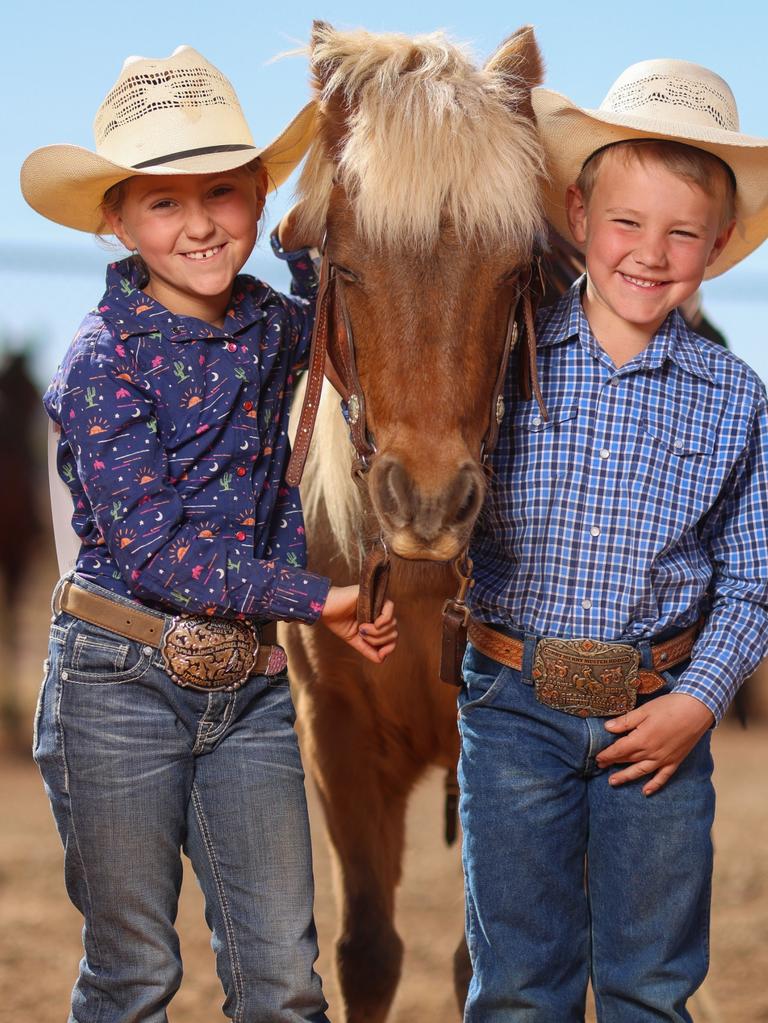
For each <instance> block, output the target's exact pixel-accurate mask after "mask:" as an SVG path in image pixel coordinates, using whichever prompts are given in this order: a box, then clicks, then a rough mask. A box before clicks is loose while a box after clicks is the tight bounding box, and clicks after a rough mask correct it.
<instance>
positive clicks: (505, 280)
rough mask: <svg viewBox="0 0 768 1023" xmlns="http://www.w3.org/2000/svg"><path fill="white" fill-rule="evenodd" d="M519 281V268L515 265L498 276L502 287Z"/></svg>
mask: <svg viewBox="0 0 768 1023" xmlns="http://www.w3.org/2000/svg"><path fill="white" fill-rule="evenodd" d="M519 282H520V268H519V267H515V269H514V270H509V271H507V273H503V274H502V275H501V277H500V278H499V286H500V287H504V286H508V285H510V284H518V283H519Z"/></svg>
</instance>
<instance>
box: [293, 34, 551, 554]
mask: <svg viewBox="0 0 768 1023" xmlns="http://www.w3.org/2000/svg"><path fill="white" fill-rule="evenodd" d="M311 67H312V73H313V76H314V86H315V90H316V94H317V98H318V102H319V111H320V113H319V130H318V134H317V138H316V140H315V142H314V143H313V146H312V148H311V150H310V153H309V156H308V159H307V163H306V165H305V168H304V171H303V174H302V177H301V179H300V182H299V196H300V199H301V205H300V208H299V213H298V216H299V225H300V233H303V234H304V236H305V237H311V238H316V239H318V240H319V239H321V238H324V239H325V246H324V248H325V257H326V261H327V263H326V272H330V274H331V276H332V281H331V284H332V287H333V296H332V300H331V301H330V303H329V307H328V319H329V324H330V326H329V330H330V333H331V334H332V335H333V336H334V338H335V341H336V346H337V348H336V356H335V358H334V357H333V350H334V345H333V344H332V343H331V342H329V346H330V349H331V354H332V359H333V361H334V363H335V364H336V365H337V369H338V370H339V374H340V375H341V376H344V375H345V373H346V380H347V383H346V388H347V390H348V391H349V392H350V394H349V398H350V403H349V404H350V407H349V413H350V418H351V421H352V424H353V436H354V433H355V431H354V425H355V424H356V423H357V424H358V440H359V444H358V452H359V453H360V445H362V455H363V458H362V459H361V460H360V461H359V463H358V468H360V467H361V466H362V467H363V468H364V469H365V470H366V478H367V481H368V492H369V495H370V500H371V503H372V505H373V509H374V511H375V514H376V517H377V519H378V524H379V527H380V529H381V531H382V535H383V537H384V539H385V540H386V542H387V544H388V546H389V547H390V548H391V550H393V551H394V553H396V554H398V555H400V556H401V557H404V558H409V559H429V560H440V561H445V560H448V559H451V558H453V557H455V556H456V555H458V554H459V553H460V552H461V551H462V550H463V549H464V547H465V546H466V544H467V542H468V539H469V535H470V533H471V530H472V527H473V525H474V522H475V519H476V518H477V515H478V513H479V511H480V508H481V506H482V503H483V498H484V495H485V489H486V480H485V472H484V466H483V453H484V452H483V448H484V446H487V445H488V440H489V437H490V436H492V435H493V434H494V433H495V429H496V419H497V418H499V419H500V418H501V414H502V405H501V403H497V402H496V401H495V400H493V399H492V395H494V394H495V389H496V387H497V383H500V368H501V365H502V361H503V359H504V352H505V345H506V347H507V348H508V347H509V345H510V343H512V342H513V341H514V333H516V331H515V330H514V329H513V324H514V319H515V308H516V304H517V300H518V297H519V294H520V291H521V287H523V286H524V283H525V276H526V274H528V273H529V264H530V260H531V253H532V249H533V245H534V241H535V238H536V236H537V234H538V232H539V231H540V230H541V227H542V215H541V209H540V200H539V193H540V184H541V175H542V168H543V158H542V151H541V148H540V144H539V140H538V136H537V133H536V127H535V121H534V117H533V111H532V107H531V101H530V94H531V89H532V88H533V86H535V85H537V84H539V83H540V81H541V77H542V65H541V58H540V55H539V51H538V47H537V44H536V41H535V39H534V36H533V32H532V30H531V29H530V28H523V29H520V30H519V31H518V32H516V33H515V34H514V35H513V36H511V37H510V38H509V39H508V40H506V42H504V43H503V44H502V46H501V47H500V48H499V50H498V51H497V52H496V53H495V54H494V56H493V57H492V58H491V59H490V60H489V61H488V63H487V64H486V65H485V67H483V68H478V67H477V66H476V65H475V64H474V62H472V61H471V60H470V59H469V58H468V56H467V55H466V53H465V52H464V51H463V50H462V49H460V48H459V47H457V46H455V45H453V44H451V43H450V42H448V41H447V39H446V38H445V37H444V36H443V35H441V34H434V35H429V36H424V37H419V38H417V39H412V38H406V37H405V36H399V35H371V34H369V33H367V32H364V31H355V32H340V31H336V30H335V29H334V28H332V27H331V26H330V25H328V24H326V23H323V22H316V23H315V25H314V29H313V35H312V42H311ZM329 268H330V269H329ZM510 335H512V336H510ZM339 344H341V348H342V350H341V353H340V354H339V348H338V346H339ZM339 363H342V364H343V365H341V366H339V365H338V364H339ZM350 376H351V378H352V382H350ZM368 469H370V472H367V470H368Z"/></svg>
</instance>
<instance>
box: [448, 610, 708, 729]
mask: <svg viewBox="0 0 768 1023" xmlns="http://www.w3.org/2000/svg"><path fill="white" fill-rule="evenodd" d="M700 627H701V625H700V623H697V624H696V625H692V626H691V627H690V628H688V629H685V630H684V631H683V632H680V633H678V635H676V636H673V637H672V638H671V639H667V640H665V641H664V642H662V643H653V644H651V656H652V663H653V669H648V668H641V667H640V653H639V651H638V650H637V649H636V648H635V647H633V646H630V645H629V644H627V643H600V642H597V641H596V640H590V639H572V640H561V639H541V640H539V641H538V642H537V644H536V650H535V653H534V661H533V671H532V676H533V683H534V686H535V688H536V697H537V699H538V700H539V702H541V703H544V704H546V705H547V706H548V707H553V708H554V709H555V710H562V711H565V713H566V714H576V715H577V716H578V717H610V716H612V715H615V714H624V713H626V712H627V711H628V710H631V709H632V708H633V707H634V706H635V702H636V700H637V694H638V693H641V694H645V693H654V692H656V690H658V689H660V688H661V687H662V686H663V685H665V680H664V679H663V678H662V676H661V675H660V674H659V672H661V671H665V670H667V669H669V668H673V667H674V666H675V665H677V664H681V663H682V662H683V661H686V660H688V658H689V657H690V654H691V650H692V649H693V644H694V642H695V640H696V637H697V635H698V633H699V630H700ZM468 638H469V640H470V642H471V643H472V645H473V646H474V647H475V648H476V649H477V650H479V651H480V653H482V654H485V655H486V657H490V658H491V659H492V660H494V661H498V662H499V663H500V664H505V665H507V667H510V668H514V669H516V670H517V671H522V668H523V651H524V643H523V640H521V639H515V638H514V637H512V636H506V635H504V633H502V632H498V631H497V630H496V629H493V628H490V627H489V626H487V625H483V624H482V623H481V622H477V621H475V620H474V619H472V620H470V623H469V628H468Z"/></svg>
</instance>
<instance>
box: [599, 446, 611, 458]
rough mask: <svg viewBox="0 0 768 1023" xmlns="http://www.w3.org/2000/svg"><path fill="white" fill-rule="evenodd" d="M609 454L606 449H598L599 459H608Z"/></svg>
mask: <svg viewBox="0 0 768 1023" xmlns="http://www.w3.org/2000/svg"><path fill="white" fill-rule="evenodd" d="M610 454H611V452H610V451H609V450H608V448H601V449H600V457H601V458H609V457H610Z"/></svg>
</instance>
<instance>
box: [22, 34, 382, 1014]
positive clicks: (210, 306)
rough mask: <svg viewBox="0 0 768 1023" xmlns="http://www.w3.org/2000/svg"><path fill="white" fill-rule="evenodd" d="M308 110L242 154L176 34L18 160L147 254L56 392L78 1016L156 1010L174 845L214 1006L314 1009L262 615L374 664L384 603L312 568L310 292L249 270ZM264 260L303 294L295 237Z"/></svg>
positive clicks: (164, 982) (216, 97)
mask: <svg viewBox="0 0 768 1023" xmlns="http://www.w3.org/2000/svg"><path fill="white" fill-rule="evenodd" d="M313 120H314V111H313V109H312V108H311V107H307V108H305V109H304V110H303V111H302V112H301V113H300V114H299V115H298V116H297V117H296V118H295V119H294V120H293V121H292V122H291V124H290V125H289V126H288V128H286V130H285V131H284V132H283V133H282V135H281V136H280V137H279V138H278V139H277V140H276V141H275V142H273V143H272V144H271V145H270V146H268V147H267V148H266V149H262V150H260V151H259V150H257V149H256V148H255V147H254V145H253V141H252V139H251V136H250V133H249V131H248V128H247V126H246V124H245V121H244V118H243V115H242V112H241V110H240V106H239V103H238V101H237V97H236V96H235V94H234V91H233V90H232V87H231V85H230V84H229V82H228V81H227V80H226V79H225V78H224V76H223V75H221V73H220V72H219V71H218V70H217V69H216V68H215V67H213V66H212V65H211V64H209V63H208V62H207V61H206V60H205V59H204V58H203V57H202V56H201V55H200V54H199V53H197V52H196V51H195V50H192V49H190V48H189V47H181V48H179V49H178V50H176V52H175V53H173V54H172V55H171V56H170V57H169V58H166V59H161V60H150V59H143V58H130V59H129V60H128V61H126V63H125V65H124V67H123V69H122V71H121V74H120V77H119V78H118V81H117V83H116V84H115V86H114V88H113V89H112V90H111V91H110V93H109V95H108V96H107V98H106V99H105V101H104V102H103V103H102V105H101V107H100V108H99V111H98V113H97V115H96V121H95V124H94V131H95V135H96V152H95V153H91V152H90V151H87V150H84V149H80V148H78V147H74V146H51V147H46V148H44V149H40V150H37V151H36V152H34V153H33V154H32V155H31V156H30V157H29V158H28V159H27V161H26V162H25V164H24V167H23V169H22V190H23V192H24V195H25V197H26V199H27V201H28V202H29V203H30V205H32V206H33V207H34V208H35V209H36V210H38V211H39V212H40V213H42V214H43V215H44V216H46V217H49V218H50V219H52V220H55V221H57V222H59V223H63V224H66V225H68V226H70V227H74V228H77V229H80V230H88V231H108V232H111V233H113V234H115V235H117V237H118V238H119V239H120V241H121V242H122V243H123V244H124V245H125V246H126V248H128V249H130V250H133V252H134V255H133V256H131V257H130V258H128V259H125V260H123V261H122V262H119V263H114V264H113V265H111V266H110V267H109V269H108V272H107V289H106V292H105V294H104V297H103V298H102V299H101V301H100V302H99V305H98V306H97V308H96V309H95V310H94V311H93V312H92V313H90V314H89V315H88V316H87V317H86V318H85V320H84V321H83V323H82V325H81V327H80V330H79V331H78V333H77V335H76V337H75V340H74V341H73V343H72V345H71V347H70V349H69V351H68V353H67V355H66V357H65V358H64V361H63V363H62V365H61V367H60V369H59V371H58V373H57V375H56V377H55V379H54V381H53V383H52V384H51V386H50V388H49V389H48V391H47V393H46V395H45V406H46V409H47V411H48V414H49V416H50V417H51V418H52V419H53V421H54V422H55V423H56V424H57V426H58V427H59V428H60V440H59V447H58V468H59V472H60V474H61V476H62V478H63V479H64V480H65V481H66V483H67V484H68V486H69V489H70V491H71V494H72V500H73V503H74V514H73V517H72V524H73V527H74V529H75V531H76V533H77V534H78V536H79V538H80V540H81V547H80V552H79V556H78V558H77V564H76V568H75V571H74V573H71V574H70V575H68V576H65V577H64V579H62V580H61V582H60V583H59V585H58V587H57V589H56V591H55V593H54V599H53V609H54V618H53V622H52V626H51V636H50V648H49V659H48V661H47V671H46V679H45V682H44V684H43V689H42V692H41V698H40V705H39V708H38V713H37V717H36V728H35V740H34V745H35V750H34V751H35V758H36V760H37V763H38V764H39V766H40V769H41V772H42V775H43V778H44V781H45V785H46V789H47V792H48V795H49V797H50V800H51V804H52V807H53V811H54V815H55V818H56V822H57V825H58V828H59V831H60V834H61V838H62V841H63V843H64V848H65V876H66V884H67V890H68V892H69V895H70V898H71V899H72V901H73V902H74V904H75V905H76V906H77V908H78V909H79V910H80V912H81V913H82V914H83V917H84V922H85V925H84V930H83V937H84V946H85V956H84V958H83V960H82V962H81V965H80V975H79V978H78V981H77V984H76V985H75V989H74V992H73V999H72V1016H71V1017H70V1019H71V1020H76V1021H77V1023H95V1021H96V1020H97V1019H98V1020H99V1023H128V1021H129V1020H130V1021H131V1023H134V1021H146V1023H160V1021H163V1020H166V1019H167V1017H166V1008H167V1006H168V1003H169V1002H170V1000H171V998H172V997H173V994H174V993H175V991H176V990H177V988H178V986H179V983H180V980H181V961H180V958H179V947H178V940H177V936H176V933H175V930H174V920H175V916H176V908H177V900H178V895H179V890H180V885H181V858H180V849H181V848H183V849H184V850H185V851H186V852H187V854H188V856H189V858H190V860H191V861H192V864H193V867H194V869H195V873H196V875H197V877H198V880H199V882H200V885H201V887H202V889H203V892H204V895H205V903H206V919H207V921H208V924H209V926H210V927H211V930H212V933H213V939H212V944H213V947H214V951H215V953H216V961H217V969H218V973H219V976H220V977H221V980H222V983H223V986H224V989H225V992H226V1000H225V1004H224V1011H225V1013H226V1015H227V1016H228V1017H229V1018H231V1019H233V1020H238V1021H241V1023H257V1021H258V1023H265V1021H267V1020H269V1021H288V1020H291V1021H294V1020H312V1021H321V1020H326V1016H325V1008H326V1004H325V1001H324V999H323V995H322V990H321V983H320V979H319V977H318V976H317V975H316V973H315V972H314V969H313V963H314V961H315V958H316V955H317V945H316V935H315V929H314V924H313V920H312V896H313V891H312V875H311V859H310V847H309V834H308V825H307V816H306V805H305V794H304V784H303V774H302V769H301V763H300V759H299V752H298V747H297V742H296V735H295V732H294V730H293V723H294V710H293V705H292V702H291V696H290V692H289V688H288V679H287V676H286V672H285V655H284V653H283V651H282V650H281V648H280V647H278V646H274V645H268V644H265V643H262V642H260V639H261V632H262V626H264V625H265V624H266V623H267V622H270V621H272V620H274V619H294V620H298V621H301V622H305V623H312V622H314V621H316V620H317V619H318V618H322V620H323V621H324V623H325V624H326V626H327V627H328V628H330V629H331V630H332V631H334V632H336V633H337V634H338V635H340V636H342V637H343V638H344V639H346V640H347V641H348V642H349V643H350V645H351V646H352V647H354V648H355V649H356V650H357V651H358V652H359V653H361V654H363V655H364V656H366V657H368V658H370V659H372V660H374V661H380V660H382V659H383V658H384V657H386V656H387V654H388V653H389V652H390V651H391V650H392V649H393V647H394V643H395V639H396V628H395V622H394V618H393V608H392V605H391V603H388V604H387V606H386V608H385V610H384V612H383V613H382V615H381V616H380V618H379V619H378V620H377V621H376V622H375V623H374V624H373V625H372V626H366V634H365V635H363V634H361V632H360V631H359V630H358V628H357V625H356V623H355V607H356V600H357V587H344V588H337V587H330V583H329V580H327V579H323V578H321V577H318V576H316V575H313V574H312V573H310V572H307V571H306V570H305V569H304V562H305V544H304V529H303V526H302V515H301V508H300V504H299V498H298V494H297V492H296V491H295V490H294V489H293V488H291V487H288V486H287V485H286V484H285V483H284V482H283V479H282V476H283V469H284V466H285V462H286V458H287V453H288V440H287V436H286V419H287V414H288V407H289V404H290V399H291V394H292V390H293V382H294V378H295V374H296V373H297V371H298V370H299V369H301V368H302V367H303V366H304V364H305V362H306V360H307V353H308V344H309V339H310V334H311V328H312V318H313V317H312V306H311V304H310V303H309V302H307V301H305V300H302V299H289V298H286V297H284V296H282V295H278V294H276V293H275V292H274V291H272V289H271V288H269V287H268V286H267V285H265V284H262V283H261V282H259V281H256V280H254V279H253V278H251V277H244V276H241V277H238V276H237V274H238V272H239V271H240V269H241V268H242V266H243V264H244V263H245V261H246V260H247V258H248V256H249V255H250V253H251V250H252V249H253V246H254V244H255V242H256V236H257V230H258V221H259V216H260V214H261V212H262V208H263V205H264V198H265V195H266V192H267V190H268V188H269V187H274V186H275V185H277V184H279V183H280V182H281V181H282V180H284V179H285V178H286V177H287V176H288V174H289V173H290V171H291V170H292V168H293V167H294V166H295V165H296V163H297V162H298V161H299V160H300V159H301V157H302V155H303V153H304V151H305V149H306V146H307V144H308V142H309V139H310V136H311V132H312V129H313ZM282 233H283V234H286V233H287V232H286V229H285V228H283V231H282ZM283 240H284V241H285V240H286V239H285V238H283ZM276 248H277V250H278V254H279V255H280V256H282V258H286V259H287V260H288V261H289V265H290V267H291V270H292V272H293V274H294V283H295V284H296V285H297V286H298V287H299V288H300V289H303V290H304V292H305V293H308V294H311V293H312V288H313V286H314V272H313V270H312V267H311V262H310V261H309V260H308V259H307V257H306V252H299V253H295V252H294V253H285V252H284V251H282V248H281V247H280V245H279V244H276Z"/></svg>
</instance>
